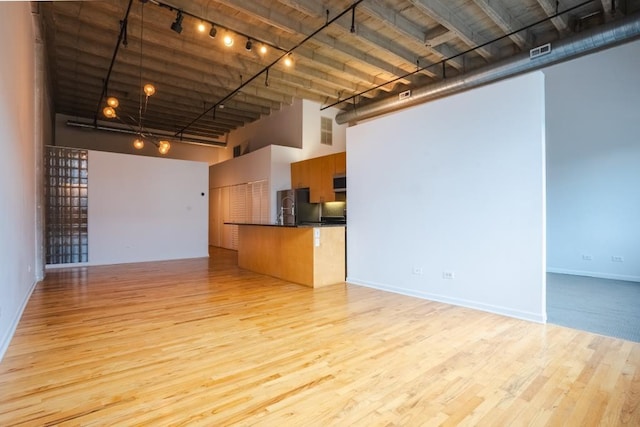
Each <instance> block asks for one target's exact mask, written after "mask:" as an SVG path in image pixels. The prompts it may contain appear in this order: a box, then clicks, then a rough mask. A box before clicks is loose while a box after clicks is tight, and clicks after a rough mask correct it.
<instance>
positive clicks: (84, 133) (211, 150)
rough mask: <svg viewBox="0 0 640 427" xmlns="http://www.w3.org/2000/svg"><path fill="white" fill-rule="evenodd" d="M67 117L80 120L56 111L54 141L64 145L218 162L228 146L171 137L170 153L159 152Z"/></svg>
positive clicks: (122, 135)
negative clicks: (74, 123)
mask: <svg viewBox="0 0 640 427" xmlns="http://www.w3.org/2000/svg"><path fill="white" fill-rule="evenodd" d="M68 120H77V118H76V117H72V116H66V115H64V114H57V115H56V141H55V143H56V145H58V146H61V147H70V148H82V149H85V150H94V151H95V150H97V151H108V152H112V153H122V154H135V155H140V156H148V157H161V158H169V159H179V160H193V161H197V162H207V163H208V164H210V165H211V164H214V163H217V162H219V161H220V159H219V156H220V153H222V152H224V150H225V148H224V147H217V146H211V147H207V146H203V145H195V144H183V143H180V142H173V141H171V149H170V150H169V153H167V154H166V155H162V154H160V153H158V149H157V147H156V146H155V145H153V144H150V143H147V144H145V146H144V148H143V149H142V150H136V149H135V148H133V145H132V143H133V139H134V136H133V135H127V134H121V133H114V132H107V131H96V130H93V129H85V128H77V127H71V126H67V124H66V123H67V121H68Z"/></svg>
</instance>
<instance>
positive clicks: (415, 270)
mask: <svg viewBox="0 0 640 427" xmlns="http://www.w3.org/2000/svg"><path fill="white" fill-rule="evenodd" d="M413 274H415V275H416V276H422V267H413Z"/></svg>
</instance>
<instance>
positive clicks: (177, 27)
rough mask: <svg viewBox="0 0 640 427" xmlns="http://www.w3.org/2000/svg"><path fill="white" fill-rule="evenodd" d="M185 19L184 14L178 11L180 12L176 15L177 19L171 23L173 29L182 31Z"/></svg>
mask: <svg viewBox="0 0 640 427" xmlns="http://www.w3.org/2000/svg"><path fill="white" fill-rule="evenodd" d="M183 19H184V16H182V12H181V11H178V14H177V15H176V20H175V21H174V22H173V24H171V29H172V30H173V31H175V32H176V33H178V34H180V33H181V32H182V20H183Z"/></svg>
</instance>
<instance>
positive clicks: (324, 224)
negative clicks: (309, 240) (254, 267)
mask: <svg viewBox="0 0 640 427" xmlns="http://www.w3.org/2000/svg"><path fill="white" fill-rule="evenodd" d="M225 224H227V225H257V226H261V227H283V228H311V227H346V226H347V224H327V223H320V222H308V223H302V224H299V225H280V224H257V223H252V222H225Z"/></svg>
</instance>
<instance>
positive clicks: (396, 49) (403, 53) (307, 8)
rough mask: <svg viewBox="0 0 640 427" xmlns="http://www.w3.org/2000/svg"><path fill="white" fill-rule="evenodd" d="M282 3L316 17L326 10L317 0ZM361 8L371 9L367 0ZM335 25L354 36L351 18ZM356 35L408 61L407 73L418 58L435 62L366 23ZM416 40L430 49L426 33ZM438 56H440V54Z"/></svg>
mask: <svg viewBox="0 0 640 427" xmlns="http://www.w3.org/2000/svg"><path fill="white" fill-rule="evenodd" d="M281 3H284V4H286V5H288V6H293V7H295V8H296V9H297V10H299V11H302V12H303V13H305V14H306V15H308V16H310V17H312V18H316V19H317V18H318V17H321V16H324V14H325V10H326V9H325V7H324V6H323V5H322V4H321V3H319V2H317V1H316V0H294V1H291V0H281ZM369 6H370V5H369ZM361 9H362V10H365V11H367V12H368V11H369V9H368V7H367V2H364V3H361V4H360V5H358V6H357V7H356V11H359V10H361ZM387 10H388V9H387ZM349 16H351V15H349ZM378 19H380V20H382V21H384V22H385V23H388V22H390V21H389V19H388V17H387V16H385V17H382V18H378ZM386 25H388V24H386ZM334 26H335V27H336V28H340V29H341V30H342V31H343V32H344V36H345V37H353V35H352V34H351V23H350V22H349V19H347V18H344V19H342V20H338V21H336V22H335V23H334ZM396 31H397V30H396ZM407 31H408V32H406V33H404V34H405V35H407V36H408V37H411V38H414V37H413V34H412V33H411V32H410V30H408V29H407ZM355 35H356V36H357V37H358V38H359V39H360V40H361V41H362V42H364V43H366V44H368V45H369V46H371V47H373V48H377V49H383V50H385V51H386V52H387V53H389V54H391V55H393V56H395V57H396V58H399V59H401V60H402V61H404V62H406V68H408V70H406V71H405V73H406V72H407V71H408V72H411V71H413V69H414V68H415V65H416V61H417V60H420V62H421V63H424V64H425V65H428V64H431V63H433V62H432V61H428V60H427V59H426V58H424V55H420V54H419V53H416V52H415V51H413V50H411V49H408V48H406V47H405V46H403V45H401V44H399V43H396V42H395V41H393V40H391V39H389V38H387V37H384V36H382V35H381V34H380V33H379V32H377V31H373V30H371V29H370V28H368V27H367V26H366V25H356V32H355ZM415 41H416V44H419V45H421V46H422V47H423V49H424V50H425V51H427V50H428V49H427V48H426V47H425V45H424V33H422V32H421V33H420V35H419V37H417V38H416V39H415ZM438 56H439V57H440V55H438ZM423 73H424V74H426V75H428V76H429V77H432V78H433V77H438V75H437V73H435V72H433V71H431V70H425V71H424V72H423Z"/></svg>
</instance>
